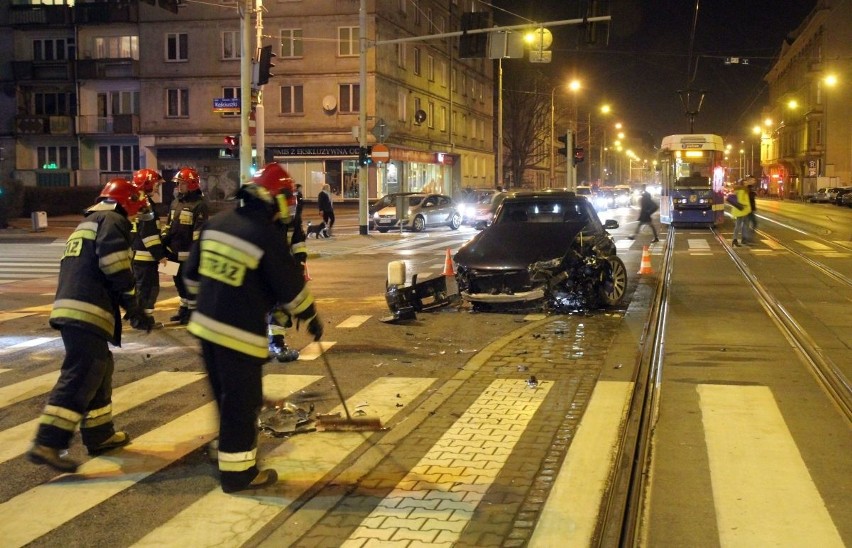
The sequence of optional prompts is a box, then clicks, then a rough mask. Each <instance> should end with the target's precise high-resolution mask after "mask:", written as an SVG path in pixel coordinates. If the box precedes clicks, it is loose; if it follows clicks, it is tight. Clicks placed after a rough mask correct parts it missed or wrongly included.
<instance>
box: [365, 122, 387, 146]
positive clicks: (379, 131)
mask: <svg viewBox="0 0 852 548" xmlns="http://www.w3.org/2000/svg"><path fill="white" fill-rule="evenodd" d="M370 133H372V134H373V137H375V138H376V140H377V141H379V142H380V143H383V142H384V141H385V139H387V138H388V137H390V134H391V132H390V127H389V126H388V124H387V123H386V122H385V121H384V120H382V119H381V118H379V119H378V120H376V125H375V126H373V129H371V130H370Z"/></svg>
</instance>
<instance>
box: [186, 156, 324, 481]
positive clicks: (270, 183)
mask: <svg viewBox="0 0 852 548" xmlns="http://www.w3.org/2000/svg"><path fill="white" fill-rule="evenodd" d="M292 191H293V187H292V184H291V181H290V180H288V179H282V178H281V177H280V172H279V171H278V170H275V169H272V168H270V166H266V167H264V168H263V169H261V170H260V171H258V172H257V173H256V174H255V176H254V177H253V179H252V182H251V183H248V184H245V185H243V186H242V187H241V188H240V189H239V191H238V192H237V198H238V199H239V200H240V202H239V206H238V207H236V208H235V209H233V210H231V211H227V212H223V213H221V214H219V215H216V216H215V217H213V218H212V219H210V221H209V222H208V223H207V224H206V225H205V227H204V228H203V229H202V231H201V235H200V239H199V244H198V245H196V246H193V248H192V251H191V253H190V255H189V259H188V260H187V261H186V263H185V265H184V266H185V271H184V272H185V281H186V284H187V287H188V288H189V290H190V292H191V293H192V294H193V295H197V304H198V306H197V308H196V310H195V311H194V312H193V313H192V315H191V317H190V321H189V325H188V326H187V330H188V331H189V332H190V333H192V334H193V335H195V336H196V337H198V338H199V339H200V341H201V350H202V355H203V357H204V365H205V367H206V369H207V375H208V378H209V379H210V384H211V387H212V389H213V395H214V397H215V399H216V403H217V404H218V407H219V440H218V450H217V454H218V456H217V458H218V462H219V471H220V481H221V485H222V490H223V491H225V492H226V493H233V492H236V491H242V490H244V489H257V488H260V487H264V486H267V485H271V484H273V483H275V482H276V481H277V479H278V476H277V473H276V472H275V470H272V469H266V470H260V469H258V467H257V435H258V427H257V418H258V412H259V410H260V408H261V404H262V399H263V387H262V373H263V364H264V363H265V362H266V361H267V359H268V348H267V337H266V321H265V320H266V315H267V313H268V312H269V311H270V310H272V309H273V308H274V307H275V306H276V305H278V306H281V307H283V309H284V310H286V311H287V313H288V314H289V315H290V316H292V317H295V318H296V322H297V324H296V325H297V327H298V326H299V323H301V322H305V323H306V324H307V330H308V332H309V333H310V334H311V335H313V337H314V340H319V339H320V338H321V337H322V333H323V326H322V323H321V322H320V319H319V317H318V316H317V313H316V308H315V305H314V298H313V296H312V295H311V292H310V290H309V289H308V287H307V286H306V282H305V278H304V275H303V274H302V268H301V267H300V266H299V264H298V263H297V262H296V260H295V258H294V257H293V254H292V253H291V252H290V249H289V247H288V246H287V242H286V240H285V237H284V234H283V232H282V230H281V227H280V225H279V224H277V221H279V220H280V219H282V218H287V217H288V216H289V208H290V207H295V200H293V197H292ZM291 200H292V201H291ZM288 201H289V202H290V203H288Z"/></svg>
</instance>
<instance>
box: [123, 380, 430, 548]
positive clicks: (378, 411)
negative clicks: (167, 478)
mask: <svg viewBox="0 0 852 548" xmlns="http://www.w3.org/2000/svg"><path fill="white" fill-rule="evenodd" d="M434 380H435V379H427V378H407V379H406V378H382V379H378V380H376V381H374V382H373V383H372V384H370V385H369V386H367V387H366V388H364V389H363V390H361V391H360V392H358V393H357V394H355V395H354V396H352V397H351V398H349V399H348V400H347V406H349V407H350V408H352V409H355V407H357V406H358V402H362V401H367V402H371V404H370V407H369V409H368V410H367V414H368V415H369V416H371V417H373V416H378V417H379V418H380V420H381V421H382V422H383V423H386V422H388V421H389V420H391V419H392V418H393V416H394V415H395V414H396V413H397V412H399V410H400V409H401V407H399V406H398V405H397V404H402V406H403V407H404V406H405V405H407V404H409V403H411V401H413V400H414V399H415V398H416V397H417V396H418V395H420V394H421V393H422V392H423V391H425V390H427V389H428V388H429V387H430V386H431V385H432V383H433V382H434ZM388 394H399V396H400V397H399V398H397V397H389V396H388ZM338 410H339V411H342V409H338ZM364 439H365V437H364V434H363V433H358V432H316V433H312V434H310V435H308V436H295V437H293V438H291V439H288V440H287V441H285V442H284V443H282V444H281V445H279V446H278V447H277V448H276V449H275V450H273V451H272V452H271V453H270V454H269V455H268V456H267V457H265V458H263V459H261V462H260V464H259V466H260V467H261V468H274V469H275V470H276V471H277V472H278V484H276V485H275V486H274V487H271V488H269V489H267V490H264V491H263V494H262V495H261V494H258V496H256V497H253V496H240V497H234V496H231V495H226V494H224V493H223V492H222V491H221V490H220V489H219V488H216V489H214V490H212V491H210V492H209V493H208V494H207V495H205V496H204V497H202V498H201V499H200V500H198V501H196V502H195V503H194V504H192V505H191V506H189V507H188V508H186V509H185V510H184V511H182V512H181V513H180V514H178V515H177V516H175V517H174V518H172V519H171V520H170V521H168V522H167V523H165V524H163V525H162V526H160V527H158V528H157V529H156V530H154V531H152V532H151V533H150V534H149V535H147V536H145V537H144V538H142V539H141V540H140V541H139V542H138V543H137V544H135V545H134V546H167V545H171V544H174V543H175V540H176V539H179V541H180V544H182V545H186V546H193V547H195V548H200V547H205V546H210V547H214V546H223V545H224V546H240V545H242V544H244V543H246V542H247V541H248V540H249V539H251V537H252V536H253V535H255V534H256V533H257V532H258V531H260V530H261V529H262V528H263V527H264V526H265V525H266V524H267V523H269V522H270V521H272V520H273V519H274V518H275V517H276V516H277V515H279V514H280V513H281V512H283V511H284V509H285V508H287V507H288V506H289V505H290V504H292V503H293V502H294V501H296V500H297V499H298V498H299V497H301V496H302V495H303V494H304V493H305V492H306V491H307V490H308V489H310V488H311V487H312V486H313V485H315V484H316V483H317V482H319V481H321V480H322V478H323V477H325V476H326V475H327V474H328V473H329V472H331V471H332V470H334V468H336V467H337V466H338V465H340V463H341V462H343V461H344V460H345V458H346V457H347V456H348V455H349V454H350V453H351V452H352V451H353V450H355V449H356V448H357V447H358V446H359V445H361V444H362V443H364ZM223 508H227V509H228V511H227V512H222V509H223ZM199 524H203V526H199Z"/></svg>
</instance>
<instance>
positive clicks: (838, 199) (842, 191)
mask: <svg viewBox="0 0 852 548" xmlns="http://www.w3.org/2000/svg"><path fill="white" fill-rule="evenodd" d="M850 192H852V186H844V187H840V188H838V189H837V192H836V193H835V194H834V204H835V205H843V197H844V196H845V195H847V194H849V193H850Z"/></svg>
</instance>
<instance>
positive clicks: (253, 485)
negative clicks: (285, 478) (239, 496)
mask: <svg viewBox="0 0 852 548" xmlns="http://www.w3.org/2000/svg"><path fill="white" fill-rule="evenodd" d="M277 481H278V472H276V471H275V470H273V469H271V468H267V469H265V470H258V472H257V475H256V476H255V477H254V479H253V480H251V481H250V482H248V483H247V484H245V485H239V486H238V485H226V484H224V483H223V484H222V491H224V492H226V493H236V492H237V491H244V490H246V489H260V488H262V487H266V486H268V485H272V484H273V483H275V482H277Z"/></svg>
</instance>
